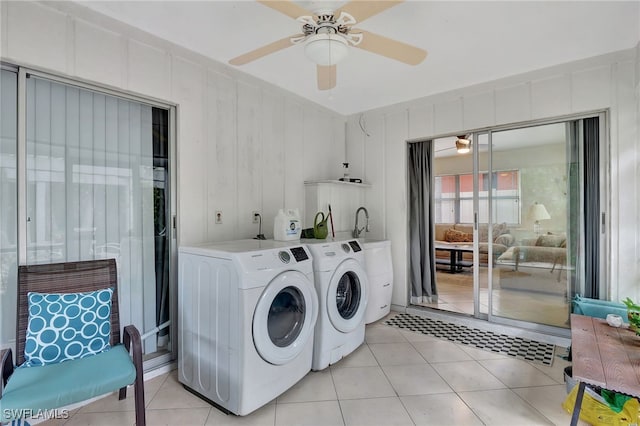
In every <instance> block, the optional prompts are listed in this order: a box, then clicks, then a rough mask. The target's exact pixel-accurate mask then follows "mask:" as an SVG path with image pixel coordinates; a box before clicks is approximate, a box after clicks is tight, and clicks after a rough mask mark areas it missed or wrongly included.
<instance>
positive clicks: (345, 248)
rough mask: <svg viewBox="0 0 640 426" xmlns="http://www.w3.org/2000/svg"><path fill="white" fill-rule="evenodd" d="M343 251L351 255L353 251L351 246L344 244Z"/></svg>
mask: <svg viewBox="0 0 640 426" xmlns="http://www.w3.org/2000/svg"><path fill="white" fill-rule="evenodd" d="M342 250H344V252H345V253H349V252H350V251H351V247H349V244H346V243H345V244H342Z"/></svg>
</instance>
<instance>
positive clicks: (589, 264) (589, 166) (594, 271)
mask: <svg viewBox="0 0 640 426" xmlns="http://www.w3.org/2000/svg"><path fill="white" fill-rule="evenodd" d="M598 126H599V121H598V117H593V118H585V119H584V124H583V134H584V205H585V209H584V225H585V229H584V258H585V262H584V266H585V271H584V272H585V274H584V296H585V297H590V298H592V299H599V298H600V291H599V286H598V281H599V272H600V251H599V247H600V174H599V170H600V154H599V152H600V146H599V145H600V143H599V140H598V136H599V132H600V129H599V127H598Z"/></svg>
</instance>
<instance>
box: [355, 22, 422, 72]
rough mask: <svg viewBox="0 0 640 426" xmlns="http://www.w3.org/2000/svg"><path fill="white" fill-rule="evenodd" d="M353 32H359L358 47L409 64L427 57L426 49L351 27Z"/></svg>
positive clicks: (416, 62) (414, 63) (417, 62)
mask: <svg viewBox="0 0 640 426" xmlns="http://www.w3.org/2000/svg"><path fill="white" fill-rule="evenodd" d="M352 32H353V33H361V34H362V36H363V37H362V41H361V42H360V44H357V45H355V47H358V48H360V49H364V50H368V51H369V52H373V53H377V54H378V55H382V56H386V57H387V58H391V59H395V60H396V61H400V62H404V63H405V64H409V65H418V64H419V63H420V62H422V61H424V58H426V57H427V51H426V50H423V49H420V48H419V47H415V46H411V45H410V44H406V43H403V42H401V41H397V40H393V39H390V38H387V37H383V36H381V35H378V34H374V33H370V32H369V31H365V30H361V29H355V28H354V29H353V30H352Z"/></svg>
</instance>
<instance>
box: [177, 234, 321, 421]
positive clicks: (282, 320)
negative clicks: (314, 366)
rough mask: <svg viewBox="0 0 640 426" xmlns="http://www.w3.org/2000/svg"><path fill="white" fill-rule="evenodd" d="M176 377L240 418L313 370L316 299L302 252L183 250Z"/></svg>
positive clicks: (269, 247)
mask: <svg viewBox="0 0 640 426" xmlns="http://www.w3.org/2000/svg"><path fill="white" fill-rule="evenodd" d="M178 277H179V278H178V321H179V322H178V324H179V337H178V339H179V341H178V346H179V355H178V356H179V358H178V377H179V381H180V382H181V383H182V384H183V385H184V387H185V388H186V389H187V390H189V391H191V392H193V393H195V394H196V395H198V396H200V397H201V398H203V399H205V400H207V401H208V402H209V403H211V404H213V405H215V406H217V407H218V408H220V409H222V410H223V411H226V412H231V413H234V414H237V415H240V416H243V415H246V414H249V413H251V412H252V411H254V410H256V409H257V408H259V407H261V406H263V405H265V404H266V403H268V402H269V401H271V400H273V399H274V398H276V397H277V396H279V395H280V394H282V393H283V392H285V391H286V390H287V389H289V388H290V387H291V386H293V385H294V384H295V383H297V382H298V381H299V380H300V379H301V378H302V377H304V376H305V375H306V374H307V373H308V372H309V371H310V370H311V363H312V360H313V344H314V334H315V325H316V318H317V316H318V297H317V294H316V291H315V287H314V283H313V279H314V274H313V263H312V257H311V255H310V253H309V251H308V249H307V248H306V247H305V246H303V245H301V244H299V243H298V244H291V243H283V242H275V241H262V240H241V241H230V242H226V243H216V244H204V245H197V246H189V247H180V248H179V250H178Z"/></svg>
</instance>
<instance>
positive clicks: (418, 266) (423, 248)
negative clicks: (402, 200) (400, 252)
mask: <svg viewBox="0 0 640 426" xmlns="http://www.w3.org/2000/svg"><path fill="white" fill-rule="evenodd" d="M432 157H433V144H432V143H431V141H425V142H417V143H412V144H409V165H408V169H409V197H410V198H409V249H410V253H409V270H410V273H409V277H410V280H411V303H412V304H416V303H430V302H436V301H437V300H438V291H437V288H436V274H435V269H436V268H435V257H434V248H433V244H432V242H433V230H434V225H433V222H434V216H433V206H432V204H431V197H432V194H431V182H432V176H431V175H432V170H431V160H432Z"/></svg>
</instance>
